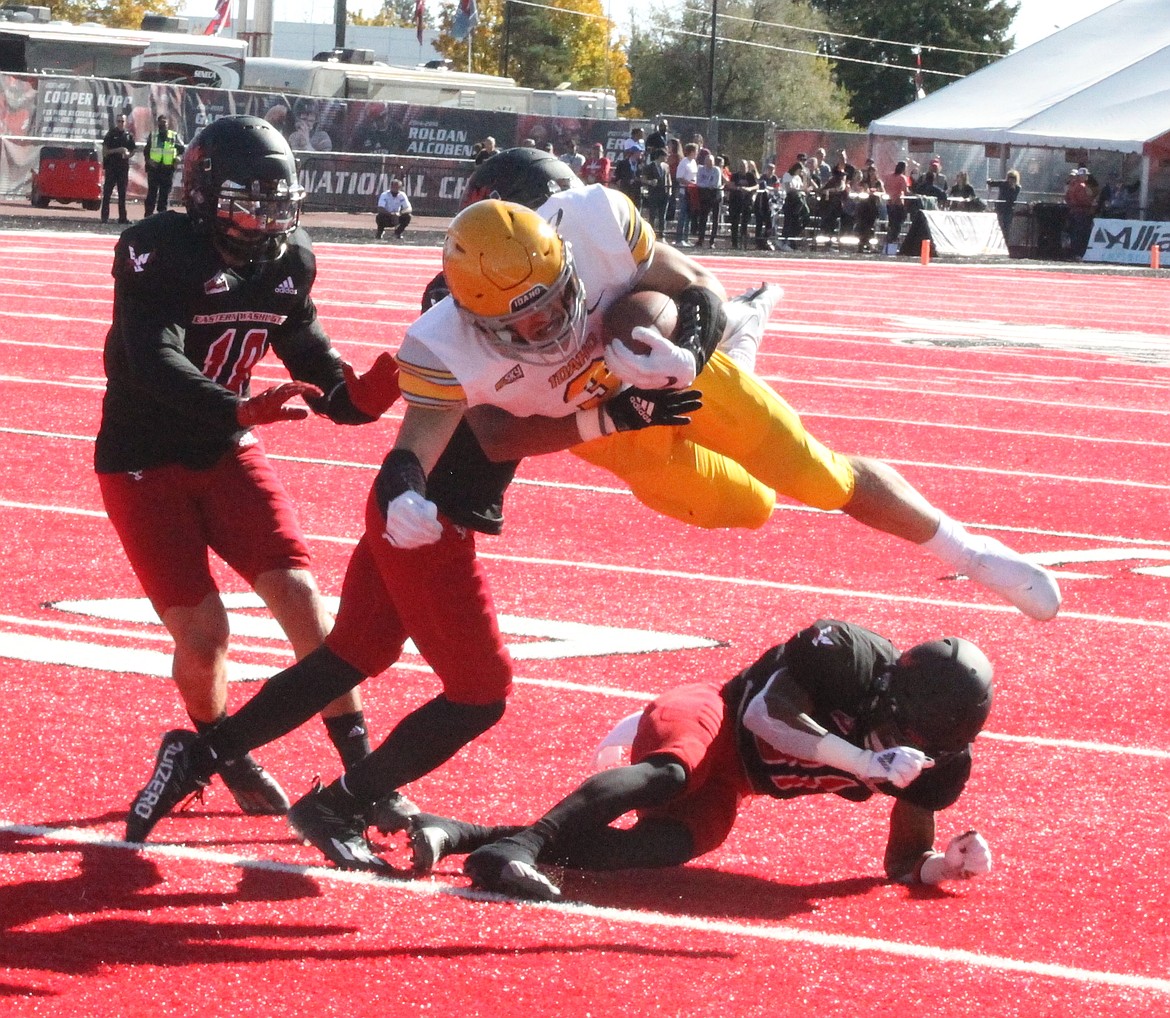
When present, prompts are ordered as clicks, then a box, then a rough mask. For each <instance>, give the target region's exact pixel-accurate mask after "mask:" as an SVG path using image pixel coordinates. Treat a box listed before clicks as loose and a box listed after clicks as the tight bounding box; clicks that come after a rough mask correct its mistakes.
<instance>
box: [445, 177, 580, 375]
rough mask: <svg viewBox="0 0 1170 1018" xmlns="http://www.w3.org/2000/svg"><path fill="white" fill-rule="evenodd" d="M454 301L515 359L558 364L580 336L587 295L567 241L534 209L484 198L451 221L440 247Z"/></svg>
mask: <svg viewBox="0 0 1170 1018" xmlns="http://www.w3.org/2000/svg"><path fill="white" fill-rule="evenodd" d="M443 275H444V276H445V277H446V279H447V286H448V287H449V289H450V292H451V297H452V298H453V299H454V301H455V303H456V305H457V306H458V307H459V309H460V310H461V311H462V312H463V314H464V315H465V316H467V318H468V319H469V320H470V321H472V322H473V323H474V325H475V327H476V328H477V329H478V330H479V331H480V333H481V334H482V335H483V336H484V337H485V339H487V340H488V342H490V343H492V344H493V345H494V346H496V347H498V348H500V349H501V350H503V351H504V352H506V354H507V356H509V357H512V358H515V359H516V360H521V361H528V362H530V363H534V364H557V363H560V362H561V361H563V360H565V359H567V358H568V357H571V356H572V355H573V354H574V353H576V352H577V350H578V349H580V347H581V345H582V343H583V341H584V339H585V334H586V333H585V318H586V311H585V291H584V288H583V287H582V285H581V281H580V279H578V277H577V272H576V269H575V268H574V267H573V255H572V251H571V250H570V248H569V244H568V243H567V242H566V241H565V240H564V239H562V238H561V237H560V236H559V235H558V233H557V231H556V230H555V229H554V228H553V226H552V225H550V224H549V223H547V222H546V221H545V220H544V219H542V218H541V217H540V216H539V215H537V214H536V213H535V212H533V211H532V210H531V209H528V208H525V206H523V205H517V204H515V203H513V202H506V201H499V200H496V199H486V200H484V201H478V202H476V203H475V204H474V205H469V206H468V207H467V208H465V209H464V210H463V211H462V212H460V213H459V214H458V215H457V216H456V217H455V218H454V219H453V220H452V221H451V225H450V227H449V228H448V230H447V240H446V243H445V244H444V245H443Z"/></svg>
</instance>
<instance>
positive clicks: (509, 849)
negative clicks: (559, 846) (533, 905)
mask: <svg viewBox="0 0 1170 1018" xmlns="http://www.w3.org/2000/svg"><path fill="white" fill-rule="evenodd" d="M520 856H527V853H526V852H523V851H522V850H517V849H516V848H515V847H513V846H511V845H510V844H509V841H508V839H507V838H504V839H503V840H502V841H497V842H495V843H493V844H491V845H484V846H483V848H477V849H476V850H475V851H474V852H472V853H471V855H469V856H468V857H467V858H466V859H464V860H463V872H464V873H465V874H467V876H469V877H471V884H472V886H473V887H478V888H480V889H481V890H484V891H494V892H496V893H497V894H506V895H507V896H508V897H510V898H527V899H529V900H531V901H559V900H560V897H561V889H560V888H559V887H557V885H556V884H554V883H553V882H552V881H551V880H549V879H548V877H546V876H545V875H544V874H543V873H541V872H540V870H538V869H537V868H536V866H535V864H534V863H532V862H530V861H529V860H528V859H527V858H520Z"/></svg>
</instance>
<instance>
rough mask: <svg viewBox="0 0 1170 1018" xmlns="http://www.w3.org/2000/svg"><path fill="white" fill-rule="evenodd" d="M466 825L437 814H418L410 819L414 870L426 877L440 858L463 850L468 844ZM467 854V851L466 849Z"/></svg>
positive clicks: (412, 867)
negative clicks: (465, 831) (466, 843)
mask: <svg viewBox="0 0 1170 1018" xmlns="http://www.w3.org/2000/svg"><path fill="white" fill-rule="evenodd" d="M466 826H467V825H466V824H464V823H462V822H461V821H459V820H448V819H447V818H446V817H440V816H435V814H433V813H418V814H416V815H415V816H413V817H411V819H410V856H411V870H412V871H413V872H414V874H415V875H416V876H420V877H421V876H425V875H426V874H427V873H430V872H431V870H433V869H434V868H435V863H437V862H438V861H439V860H440V859H445V858H446V857H447V856H449V855H452V854H454V853H455V852H457V851H459V850H460V848H461V847H462V846H463V845H464V843H465V842H466V841H467V838H466V836H465V834H464V830H465V828H466ZM463 851H467V848H463Z"/></svg>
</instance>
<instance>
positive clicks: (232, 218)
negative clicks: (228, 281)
mask: <svg viewBox="0 0 1170 1018" xmlns="http://www.w3.org/2000/svg"><path fill="white" fill-rule="evenodd" d="M183 197H184V202H185V204H186V206H187V214H188V215H189V216H190V217H191V219H192V220H193V221H194V223H195V224H196V226H197V227H198V228H200V229H202V230H206V231H208V232H209V233H211V234H212V236H213V237H214V238H215V243H216V245H217V246H218V247H219V248H220V249H221V250H223V251H224V252H225V253H226V254H227V255H229V256H231V257H235V258H241V259H243V260H244V261H256V260H258V259H268V260H274V259H276V258H279V257H280V256H281V254H283V253H284V249H285V243H286V240H287V238H288V235H289V234H290V233H291V232H292V231H293V230H295V229H296V227H297V223H298V222H299V221H300V216H301V204H302V202H303V201H304V197H305V189H304V188H303V187H301V185H300V183H299V182H298V181H297V164H296V160H295V159H294V158H293V154H292V149H291V148H289V145H288V142H287V141H285V139H284V136H283V135H282V134H281V133H280V132H279V131H278V130H277V129H276V128H275V127H273V126H272V125H271V124H270V123H268V121H267V120H261V119H260V118H259V117H246V116H233V117H222V118H220V119H219V120H216V121H214V122H213V123H211V124H208V125H207V126H206V127H205V128H203V130H201V131H200V132H199V133H198V134H197V135H195V137H194V139H192V141H191V144H190V145H188V146H187V151H186V153H185V155H184V158H183Z"/></svg>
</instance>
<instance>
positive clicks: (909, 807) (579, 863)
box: [410, 619, 992, 900]
mask: <svg viewBox="0 0 1170 1018" xmlns="http://www.w3.org/2000/svg"><path fill="white" fill-rule="evenodd" d="M991 674H992V669H991V664H990V663H989V662H988V660H987V658H986V657H985V656H984V655H983V653H982V651H980V650H979V648H978V647H976V646H974V644H971V643H969V642H967V641H966V640H962V639H958V638H956V637H947V638H945V639H940V640H932V641H930V642H928V643H922V644H919V645H917V646H915V647H912V648H910V649H909V650H908V651H906V652H905V653H903V654H901V655H899V653H898V651H897V649H896V648H895V647H894V646H893V644H891V643H890V642H889V641H888V640H886V639H884V638H883V637H881V636H879V635H878V634H877V633H874V632H872V631H870V630H868V629H865V628H863V627H861V626H858V625H854V624H852V623H849V622H838V621H835V620H832V619H821V620H819V621H817V622H815V623H814V624H813V625H811V626H809V627H808V628H807V629H804V630H802V631H801V632H799V633H797V634H796V635H794V636H792V637H791V638H790V639H789V640H788V641H787V642H786V643H784V644H780V645H778V646H776V647H773V648H772V649H771V650H769V651H767V652H766V653H765V654H764V655H763V656H762V657H761V658H760V659H759V660H758V661H756V662H755V664H753V665H752V666H751V667H749V668H748V669H746V670H745V671H743V672H741V673H740V674H739V675H737V676H736V677H735V678H734V679H732V680H731V681H730V682H728V683H726V684H722V685H721V684H719V683H715V682H710V683H691V684H688V685H684V686H679V687H678V688H676V689H673V690H671V691H669V692H667V693H665V694H664V695H662V696H660V697H658V698H657V699H656V700H655V701H654V702H653V703H651V704H650V705H649V706H648V707H647V708H646V709H645V710H644V711H643V712H642V713H641V715H637V714H635V715H632V716H631V717H630V718H627V719H626V721H624V722H623V723H622V724H620V725H618V727H617V728H616V729H615V730H614V732H613V733H611V735H610V737H609V738H608V739H607V740H606V741H605V742H603V744H602V753H604V752H606V751H612V747H614V746H618V745H622V744H623V743H625V744H629V743H628V739H629V735H632V745H631V748H630V761H631V762H630V764H629V765H628V766H624V767H617V768H613V769H610V770H605V771H601V772H600V773H598V774H595V775H593V776H592V777H590V778H589V779H587V780H586V781H585V782H584V783H583V784H582V785H581V786H580V787H579V788H578V789H577V790H576V791H575V792H573V793H572V794H570V795H569V796H568V797H566V798H565V799H563V800H561V802H559V803H558V804H557V805H556V806H554V807H553V808H552V809H551V810H549V811H548V813H546V814H545V815H544V816H543V817H541V818H540V819H539V820H537V821H536V822H535V823H534V824H531V825H530V826H527V827H514V826H513V827H488V826H482V825H479V824H471V823H466V822H464V821H460V820H452V819H448V818H446V817H439V816H435V815H433V814H426V813H420V814H418V815H417V816H415V817H414V818H413V820H412V822H411V836H410V837H411V849H412V852H413V856H414V867H415V870H416V872H418V873H427V872H429V871H430V870H431V868H432V867H433V866H434V864H435V863H436V862H437V861H438V860H439V859H442V858H443V857H445V856H448V855H456V854H463V853H470V854H468V856H467V859H466V860H465V861H464V864H463V871H464V872H465V873H466V874H467V875H468V876H470V877H471V879H472V883H473V884H474V885H475V886H476V887H480V888H483V889H486V890H490V891H498V892H501V893H504V894H509V895H514V896H516V897H522V898H535V899H541V900H555V899H557V898H559V897H560V894H561V892H560V889H559V888H558V887H557V886H556V885H555V884H554V883H553V882H552V881H551V880H550V879H549V878H548V877H547V876H546V875H545V874H544V873H542V872H541V871H540V870H539V869H538V868H537V864H538V863H553V864H557V865H562V866H567V867H570V868H574V869H584V870H614V869H626V868H631V867H661V866H678V865H681V864H683V863H685V862H688V861H689V860H691V859H694V858H697V857H698V856H700V855H703V854H704V853H706V852H710V851H711V850H713V849H714V848H717V847H718V846H719V845H721V844H722V843H723V841H724V840H725V839H726V838H727V836H728V834H729V833H730V831H731V828H732V825H733V824H734V822H735V818H736V813H737V812H738V809H739V806H740V803H741V802H743V800H744V799H746V798H747V797H748V796H751V795H770V796H772V797H774V798H777V799H791V798H795V797H796V796H799V795H815V794H819V793H826V792H831V793H833V794H836V795H840V796H842V797H843V798H846V799H849V800H851V801H853V802H863V801H865V800H866V799H869V798H870V797H871V796H872V795H873V794H874V792H879V793H881V794H883V795H887V796H890V797H892V798H893V799H894V805H893V809H892V811H891V813H890V831H889V839H888V841H887V843H886V851H885V871H886V875H887V876H888V877H889V878H890V879H891V880H895V881H901V882H905V883H915V882H921V883H924V884H937V883H939V882H940V881H943V880H956V879H967V878H970V877H975V876H980V875H983V874H985V873H988V872H989V871H990V870H991V852H990V849H989V848H988V845H987V842H986V840H984V838H983V837H982V836H981V835H980V834H978V833H977V832H976V831H967V832H966V833H963V834H959V835H957V836H955V837H954V838H952V839H951V841H950V843H949V844H948V845H947V848H946V850H945V851H943V852H938V851H935V848H934V841H935V813H936V812H937V811H939V810H942V809H945V808H947V807H948V806H950V805H952V804H953V803H954V802H955V801H956V800H957V799H958V798H959V796H960V794H961V793H962V791H963V788H964V787H965V785H966V783H967V779H968V777H969V776H970V773H971V742H972V741H973V740H974V738H975V736H976V735H977V734H978V732H979V731H980V729H981V728H982V727H983V725H984V723H985V722H986V720H987V716H988V713H989V712H990V710H991V697H992V693H991ZM635 725H636V729H635ZM627 732H628V733H629V734H627ZM600 755H601V754H599V756H600ZM631 811H632V812H634V813H636V815H637V822H636V823H635V824H634V825H633V826H632V827H625V828H619V827H612V826H610V824H611V823H612V822H613V821H615V820H617V819H618V818H619V817H621V816H623V815H624V814H626V813H630V812H631Z"/></svg>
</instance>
